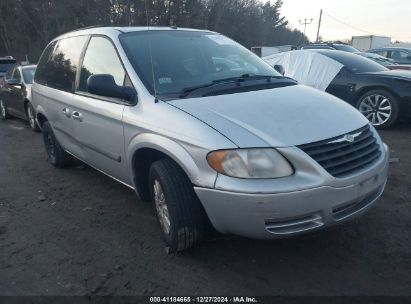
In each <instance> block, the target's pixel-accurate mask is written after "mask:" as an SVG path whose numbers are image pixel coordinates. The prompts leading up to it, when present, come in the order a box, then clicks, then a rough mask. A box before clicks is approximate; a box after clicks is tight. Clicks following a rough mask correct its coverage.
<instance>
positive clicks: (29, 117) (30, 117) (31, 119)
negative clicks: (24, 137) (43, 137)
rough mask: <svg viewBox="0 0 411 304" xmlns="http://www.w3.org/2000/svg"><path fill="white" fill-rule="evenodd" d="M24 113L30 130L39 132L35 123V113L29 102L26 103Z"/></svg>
mask: <svg viewBox="0 0 411 304" xmlns="http://www.w3.org/2000/svg"><path fill="white" fill-rule="evenodd" d="M26 113H27V120H28V121H29V124H30V128H31V129H32V130H33V131H34V132H40V128H39V126H38V124H37V121H36V114H35V113H36V112H35V111H34V108H33V106H32V105H31V103H30V102H28V103H27V105H26Z"/></svg>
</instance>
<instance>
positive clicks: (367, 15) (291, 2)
mask: <svg viewBox="0 0 411 304" xmlns="http://www.w3.org/2000/svg"><path fill="white" fill-rule="evenodd" d="M262 1H263V2H267V0H262ZM274 1H275V0H272V1H271V2H274ZM283 1H284V5H283V8H282V15H283V16H285V17H286V18H287V19H288V21H289V24H290V26H291V27H292V28H297V29H299V30H301V31H303V30H304V26H302V25H300V23H299V20H304V19H308V20H307V21H309V20H310V19H314V20H313V23H312V24H311V25H307V30H306V34H307V36H308V37H309V38H310V40H312V41H315V39H316V35H317V27H318V19H319V15H320V9H323V10H324V13H325V14H324V15H323V22H322V25H321V31H320V35H321V36H322V37H323V39H324V40H337V39H350V38H351V37H352V36H360V35H370V34H374V35H381V36H388V37H392V40H393V41H395V40H400V41H406V42H411V0H283ZM329 16H331V17H334V18H335V19H337V20H338V21H336V20H333V19H332V18H331V17H329ZM341 22H344V23H346V24H348V25H350V26H351V27H349V26H347V25H345V24H342V23H341Z"/></svg>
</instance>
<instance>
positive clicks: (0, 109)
mask: <svg viewBox="0 0 411 304" xmlns="http://www.w3.org/2000/svg"><path fill="white" fill-rule="evenodd" d="M0 118H1V119H2V120H6V119H7V118H9V114H8V113H7V108H6V105H5V104H4V101H3V99H0Z"/></svg>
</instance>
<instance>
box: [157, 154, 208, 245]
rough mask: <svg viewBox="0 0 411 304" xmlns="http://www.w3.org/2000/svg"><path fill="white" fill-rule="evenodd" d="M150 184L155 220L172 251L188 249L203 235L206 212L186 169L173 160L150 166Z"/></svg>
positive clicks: (165, 160) (163, 160) (158, 162)
mask: <svg viewBox="0 0 411 304" xmlns="http://www.w3.org/2000/svg"><path fill="white" fill-rule="evenodd" d="M149 185H150V193H151V199H152V201H153V203H154V205H155V209H156V213H157V218H158V222H159V223H160V227H161V231H162V233H163V237H164V240H165V241H166V243H167V244H168V246H169V248H170V250H171V252H179V251H183V250H186V249H189V248H191V247H193V246H194V245H196V244H197V243H199V242H200V241H201V240H202V238H203V235H204V228H205V224H206V215H205V212H204V210H203V208H202V206H201V203H200V201H199V199H198V197H197V195H196V194H195V192H194V189H193V185H192V184H191V182H190V180H189V179H188V177H187V175H186V174H185V172H184V171H183V170H182V169H181V168H180V167H179V166H178V165H177V164H176V163H175V162H173V161H172V160H170V159H162V160H159V161H156V162H154V163H153V165H152V166H151V168H150V175H149Z"/></svg>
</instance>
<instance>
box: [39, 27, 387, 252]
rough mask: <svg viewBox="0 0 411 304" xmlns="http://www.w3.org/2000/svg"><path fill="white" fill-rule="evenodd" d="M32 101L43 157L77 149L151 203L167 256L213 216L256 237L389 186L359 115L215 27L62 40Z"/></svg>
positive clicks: (104, 32) (344, 216)
mask: <svg viewBox="0 0 411 304" xmlns="http://www.w3.org/2000/svg"><path fill="white" fill-rule="evenodd" d="M358 57H359V56H358ZM213 58H214V59H215V58H219V60H217V61H215V60H213ZM224 58H225V59H227V60H228V61H229V62H230V63H229V64H225V62H224V60H221V59H224ZM232 61H235V62H236V63H237V64H232V63H231V62H232ZM33 103H34V106H35V109H36V112H37V120H38V122H39V124H40V126H41V128H42V131H43V137H44V143H45V147H46V151H47V154H48V159H49V162H50V163H51V164H53V165H54V166H56V167H58V168H62V167H66V166H68V165H69V164H70V161H71V159H72V157H73V156H74V157H75V158H78V159H80V160H81V161H83V162H85V163H87V164H89V165H90V166H92V167H94V168H97V169H98V170H99V171H101V172H104V173H105V174H107V175H108V176H110V177H112V178H114V179H116V180H118V181H119V182H121V183H123V184H125V185H126V186H128V187H130V188H132V189H134V190H136V192H137V193H138V194H139V196H140V198H141V199H142V200H150V199H151V201H152V202H153V204H154V206H155V209H156V213H157V217H158V220H159V223H160V227H161V231H162V234H163V236H164V239H165V241H166V242H167V244H168V246H169V247H170V249H171V250H172V251H181V250H185V249H187V248H190V247H192V246H193V245H195V244H196V243H198V242H199V241H200V240H201V239H202V237H203V235H204V233H205V231H206V230H207V227H208V225H209V223H211V225H212V226H213V227H214V228H215V229H217V230H218V231H219V232H221V233H229V234H236V235H241V236H245V237H251V238H260V239H275V238H283V237H288V236H293V235H298V234H301V233H305V232H310V231H314V230H318V229H321V228H325V227H329V226H332V225H336V224H340V223H343V222H345V221H347V220H351V219H354V218H357V217H358V216H360V215H362V214H364V213H365V212H366V211H367V210H368V209H369V208H370V207H371V206H372V205H373V204H374V202H375V201H376V200H377V199H378V198H379V197H380V195H381V194H382V193H383V191H384V187H385V183H386V180H387V169H388V157H389V152H388V149H387V147H386V146H385V145H384V144H383V142H382V141H381V139H380V137H379V135H378V133H377V132H376V130H375V129H374V128H373V127H372V126H371V125H370V124H369V122H368V121H367V120H366V119H365V118H364V116H363V115H361V114H360V113H359V112H358V111H356V110H355V109H354V108H352V107H351V106H349V105H348V104H346V103H345V102H343V101H340V100H339V99H337V98H335V97H332V96H331V95H329V94H325V93H322V92H320V91H318V90H314V89H312V88H308V87H306V86H301V85H298V84H297V83H296V81H295V80H292V79H290V78H285V77H283V76H281V75H280V74H278V73H277V72H276V71H275V70H274V69H273V68H271V67H270V66H269V65H267V64H266V63H265V62H264V61H263V60H261V59H260V58H259V57H257V56H256V55H255V54H253V53H252V52H251V51H249V50H247V49H245V48H244V47H242V46H240V45H239V44H237V43H236V42H234V41H232V40H231V39H229V38H227V37H225V36H223V35H220V34H218V33H214V32H210V31H202V30H190V29H177V28H155V27H150V28H147V27H141V28H140V27H130V28H93V29H83V30H78V31H74V32H71V33H68V34H65V35H63V36H60V37H58V38H56V39H55V40H53V41H52V42H51V43H50V44H49V45H48V46H47V48H46V49H45V51H44V53H43V55H42V56H41V59H40V61H39V65H38V67H37V71H36V74H35V82H34V85H33ZM330 114H332V115H330Z"/></svg>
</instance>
